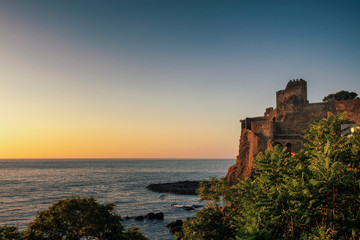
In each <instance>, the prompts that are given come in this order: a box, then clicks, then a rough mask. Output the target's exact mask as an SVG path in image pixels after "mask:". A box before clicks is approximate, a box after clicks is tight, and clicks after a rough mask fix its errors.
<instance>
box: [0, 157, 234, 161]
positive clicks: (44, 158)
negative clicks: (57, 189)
mask: <svg viewBox="0 0 360 240" xmlns="http://www.w3.org/2000/svg"><path fill="white" fill-rule="evenodd" d="M233 159H235V158H176V157H173V158H165V157H162V158H155V157H152V158H109V157H105V158H98V157H96V158H86V157H81V158H76V157H75V158H71V157H66V158H46V157H40V158H37V157H34V158H0V161H2V160H233Z"/></svg>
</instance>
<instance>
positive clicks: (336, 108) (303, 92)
mask: <svg viewBox="0 0 360 240" xmlns="http://www.w3.org/2000/svg"><path fill="white" fill-rule="evenodd" d="M344 111H346V112H347V116H348V118H349V120H350V121H349V123H359V122H360V99H353V100H341V101H331V102H322V103H309V101H308V100H307V83H306V81H305V80H303V79H296V80H291V81H290V82H288V84H287V85H286V88H285V89H284V90H280V91H277V92H276V108H275V109H273V108H272V107H270V108H267V109H266V110H265V113H264V116H261V117H254V118H245V119H242V120H240V122H241V135H240V146H239V155H238V156H237V158H236V163H235V165H233V166H231V167H230V168H229V170H228V173H227V175H226V176H227V178H228V180H229V181H231V182H233V183H236V182H237V181H238V179H245V178H247V177H249V176H251V172H252V168H253V167H252V166H253V159H254V157H255V156H256V155H257V154H258V153H259V152H263V151H265V150H266V149H267V148H272V147H273V146H275V145H277V144H280V145H281V146H283V147H287V149H288V151H290V152H295V153H296V152H298V151H299V150H300V148H301V147H302V141H303V131H304V130H305V129H307V127H308V126H309V124H311V123H313V122H314V121H315V120H320V119H322V118H325V117H326V116H327V113H328V112H332V113H334V114H339V113H341V112H344Z"/></svg>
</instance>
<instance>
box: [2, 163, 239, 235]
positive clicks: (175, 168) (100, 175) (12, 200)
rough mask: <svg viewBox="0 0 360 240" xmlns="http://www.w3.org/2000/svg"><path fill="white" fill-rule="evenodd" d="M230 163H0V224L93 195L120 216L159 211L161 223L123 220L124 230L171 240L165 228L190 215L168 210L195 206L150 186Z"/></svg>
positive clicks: (219, 170)
mask: <svg viewBox="0 0 360 240" xmlns="http://www.w3.org/2000/svg"><path fill="white" fill-rule="evenodd" d="M234 162H235V161H234V160H229V159H222V160H219V159H216V160H198V159H196V160H190V159H186V160H163V159H162V160H155V159H143V160H133V159H131V160H125V159H96V160H94V159H92V160H86V159H82V160H78V159H76V160H75V159H74V160H70V159H57V160H0V225H4V224H8V225H16V226H19V227H20V228H21V229H25V228H26V226H27V225H28V224H29V223H30V222H31V221H32V220H33V219H34V218H35V216H36V213H37V212H38V211H40V210H43V209H46V208H48V207H49V206H50V205H51V204H53V203H55V202H56V201H57V200H59V199H64V198H68V197H72V196H80V197H88V196H94V197H95V198H96V199H97V200H98V202H100V203H107V202H114V203H115V204H116V210H117V211H118V213H119V214H120V215H121V216H122V217H125V216H136V215H145V214H147V213H149V212H160V211H161V212H163V213H164V215H165V219H164V220H144V221H134V220H127V221H124V222H123V225H124V226H125V227H129V226H137V227H140V230H141V232H143V233H144V234H145V235H146V236H147V237H148V238H149V239H159V240H167V239H174V238H173V237H172V234H170V233H169V230H168V228H166V227H165V225H166V224H168V223H170V222H171V221H174V220H176V219H185V218H187V217H190V216H192V215H193V212H189V211H186V210H183V209H181V208H176V207H173V206H171V204H180V205H191V204H197V203H198V197H197V196H183V195H174V194H167V193H154V192H151V191H149V190H147V189H146V188H145V187H146V186H147V185H149V184H151V183H164V182H176V181H184V180H203V179H206V178H209V177H210V176H219V177H222V176H225V174H226V171H227V169H228V167H229V166H230V165H232V164H233V163H234Z"/></svg>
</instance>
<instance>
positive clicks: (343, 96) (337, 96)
mask: <svg viewBox="0 0 360 240" xmlns="http://www.w3.org/2000/svg"><path fill="white" fill-rule="evenodd" d="M357 95H358V94H357V93H356V92H348V91H344V90H342V91H340V92H337V93H331V94H329V95H327V96H326V97H324V98H323V102H330V101H334V100H349V99H355V98H356V97H357Z"/></svg>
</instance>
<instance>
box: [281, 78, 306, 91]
mask: <svg viewBox="0 0 360 240" xmlns="http://www.w3.org/2000/svg"><path fill="white" fill-rule="evenodd" d="M297 87H301V88H304V87H305V88H306V81H305V80H304V79H302V78H300V79H293V80H290V81H289V82H288V84H287V85H286V88H285V91H286V90H288V89H290V88H297Z"/></svg>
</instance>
